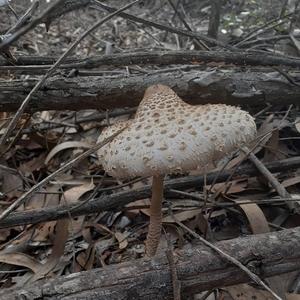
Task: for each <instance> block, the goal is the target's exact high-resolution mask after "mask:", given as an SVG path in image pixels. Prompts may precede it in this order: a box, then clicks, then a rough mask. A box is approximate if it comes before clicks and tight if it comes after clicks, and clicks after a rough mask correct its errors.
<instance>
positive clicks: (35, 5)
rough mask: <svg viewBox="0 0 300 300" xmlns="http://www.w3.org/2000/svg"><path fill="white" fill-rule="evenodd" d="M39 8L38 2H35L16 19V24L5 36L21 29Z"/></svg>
mask: <svg viewBox="0 0 300 300" xmlns="http://www.w3.org/2000/svg"><path fill="white" fill-rule="evenodd" d="M38 6H39V2H38V1H35V2H33V3H32V5H31V6H30V7H29V8H28V9H27V11H26V12H25V13H24V15H23V16H22V17H21V18H19V19H18V21H17V23H16V24H15V25H13V26H12V27H11V28H10V29H9V30H8V31H7V32H6V34H9V33H12V32H14V31H16V30H17V29H18V28H21V27H23V26H25V25H26V24H27V22H28V21H29V20H30V19H31V18H32V16H33V14H34V12H35V11H36V10H37V8H38Z"/></svg>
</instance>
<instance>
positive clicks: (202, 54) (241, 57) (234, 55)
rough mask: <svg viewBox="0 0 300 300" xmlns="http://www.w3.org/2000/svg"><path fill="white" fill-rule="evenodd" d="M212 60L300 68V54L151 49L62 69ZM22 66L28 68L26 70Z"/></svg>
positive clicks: (44, 64)
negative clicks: (287, 55)
mask: <svg viewBox="0 0 300 300" xmlns="http://www.w3.org/2000/svg"><path fill="white" fill-rule="evenodd" d="M57 60H58V57H54V56H46V57H43V56H19V57H18V56H17V57H16V64H15V65H11V64H9V62H8V61H6V60H4V59H3V58H1V57H0V70H1V71H5V70H10V71H14V70H26V67H29V66H30V67H32V69H33V70H32V73H34V70H43V69H44V70H46V69H48V68H50V67H51V65H52V64H54V63H55V62H56V61H57ZM209 62H218V63H225V64H236V65H241V66H244V65H251V66H289V67H293V68H297V67H298V68H299V67H300V59H299V58H297V57H285V56H280V55H274V54H270V53H267V52H266V53H261V52H254V51H253V52H248V51H235V52H230V51H186V50H174V51H151V52H129V53H121V54H111V55H101V56H100V55H99V56H92V57H88V58H84V59H78V58H76V57H69V58H67V59H66V61H65V63H64V64H63V65H61V66H60V69H71V68H85V69H92V68H99V67H103V66H116V67H117V66H118V67H120V66H130V65H143V66H144V65H160V66H161V65H164V66H165V65H178V64H186V65H190V64H191V65H195V64H203V63H209ZM22 67H24V68H23V69H22Z"/></svg>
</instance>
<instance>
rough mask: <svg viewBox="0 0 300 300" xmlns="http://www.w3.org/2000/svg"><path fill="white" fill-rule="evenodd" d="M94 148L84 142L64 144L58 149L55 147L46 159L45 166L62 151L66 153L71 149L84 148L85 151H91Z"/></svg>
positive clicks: (58, 146)
mask: <svg viewBox="0 0 300 300" xmlns="http://www.w3.org/2000/svg"><path fill="white" fill-rule="evenodd" d="M91 147H92V146H91V145H90V144H88V143H84V142H64V143H61V144H59V145H57V146H56V147H54V148H53V149H52V150H51V151H50V152H49V154H48V155H47V157H46V160H45V164H46V165H47V164H48V163H49V161H50V160H51V159H52V158H53V157H54V156H55V155H56V154H57V153H59V152H60V151H64V150H67V149H71V148H84V149H90V148H91Z"/></svg>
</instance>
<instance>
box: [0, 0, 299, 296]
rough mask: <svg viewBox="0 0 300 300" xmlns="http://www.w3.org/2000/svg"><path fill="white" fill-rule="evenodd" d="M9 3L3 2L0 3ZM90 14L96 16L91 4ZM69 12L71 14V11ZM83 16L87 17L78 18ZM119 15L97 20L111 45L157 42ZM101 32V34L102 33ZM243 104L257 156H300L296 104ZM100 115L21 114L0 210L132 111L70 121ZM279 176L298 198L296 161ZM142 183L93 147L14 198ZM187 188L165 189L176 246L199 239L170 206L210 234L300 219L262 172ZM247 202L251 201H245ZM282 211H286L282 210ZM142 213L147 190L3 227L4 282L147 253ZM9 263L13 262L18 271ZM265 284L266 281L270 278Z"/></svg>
mask: <svg viewBox="0 0 300 300" xmlns="http://www.w3.org/2000/svg"><path fill="white" fill-rule="evenodd" d="M12 2H13V1H12ZM5 3H6V2H5V1H3V5H5ZM20 9H21V8H20ZM159 13H160V14H161V13H162V12H159ZM91 14H92V15H93V12H91ZM0 19H1V18H0ZM3 20H4V19H1V21H0V23H1V22H4V21H3ZM67 20H69V21H70V19H68V18H67ZM196 20H197V21H196ZM84 22H85V23H88V22H89V21H88V20H84ZM118 22H120V23H118ZM118 22H116V23H115V25H114V26H116V27H118V30H117V31H116V32H119V33H116V32H115V34H112V33H111V28H109V27H107V26H105V28H104V29H103V30H104V33H105V35H106V37H107V38H108V39H109V38H111V40H113V42H114V43H115V45H116V47H120V49H121V48H123V49H128V48H131V49H134V48H137V47H147V46H149V45H151V46H153V47H154V46H156V42H157V41H155V42H153V40H151V39H150V40H151V42H150V40H149V38H146V37H145V34H144V33H143V31H133V30H130V28H131V27H130V25H128V24H127V23H126V22H125V21H124V20H123V19H121V18H120V19H118ZM174 22H175V21H174ZM195 22H196V23H195V24H196V25H195V26H197V25H198V26H199V28H200V27H201V24H197V22H200V21H199V18H198V17H197V18H196V19H195ZM70 24H71V25H68V24H65V23H63V22H62V24H60V26H62V27H63V28H65V32H66V35H68V36H71V32H72V27H71V26H72V24H73V23H72V22H70ZM117 24H123V25H124V28H129V30H127V31H124V32H123V31H119V29H120V27H122V26H120V25H117ZM58 29H59V28H58V25H55V26H54V27H51V28H50V30H49V33H48V35H49V37H51V38H58V37H60V35H61V34H62V32H61V31H60V32H59V33H58V32H57V30H58ZM80 30H82V28H80ZM35 34H37V35H38V37H39V41H38V43H37V45H34V44H35V42H34V41H35V39H34V38H33V39H32V40H31V41H26V40H25V42H26V43H28V45H29V48H30V49H31V51H34V53H37V54H40V55H45V54H48V52H47V51H49V50H48V48H49V46H48V40H46V39H45V38H43V35H44V31H43V30H42V29H41V28H37V29H36V31H35ZM152 34H154V36H156V37H157V38H156V39H158V38H160V37H161V36H160V35H159V33H158V32H157V31H155V30H153V32H152ZM96 36H98V35H97V34H96ZM98 38H99V39H100V38H101V36H100V37H98ZM188 42H190V41H188ZM99 43H100V44H99V47H100V48H101V49H100V50H102V52H103V51H105V47H106V46H105V44H103V43H102V41H101V42H99ZM59 44H60V45H59V47H63V48H62V49H64V47H66V45H64V44H63V42H61V41H59ZM161 45H162V46H164V47H167V48H168V49H177V48H178V45H177V44H176V42H175V41H174V40H172V38H169V40H168V41H167V42H162V43H161ZM52 46H53V47H50V48H51V51H53V52H54V53H59V51H60V49H58V47H57V45H55V44H53V45H52ZM92 48H93V47H91V46H90V45H89V44H88V43H86V42H84V43H83V47H82V49H81V50H80V51H79V50H78V51H79V53H77V54H78V55H82V54H87V53H89V54H93V53H94V50H93V49H92ZM33 49H34V50H33ZM147 71H152V70H151V69H148V70H147ZM24 76H25V75H19V77H18V78H21V79H22V78H24ZM0 77H1V76H0ZM3 77H4V75H3ZM248 109H249V110H250V111H251V113H252V114H253V115H257V117H256V122H257V125H258V128H259V134H258V135H259V137H260V138H261V139H260V141H259V143H257V145H255V147H254V145H253V147H254V150H253V152H254V153H255V154H256V155H257V157H258V158H259V159H260V160H261V161H262V162H263V163H266V162H276V161H278V160H280V159H283V158H289V157H294V156H299V155H300V125H299V124H300V121H299V107H298V106H294V107H292V108H291V109H290V111H289V114H288V115H287V116H286V112H287V110H288V108H287V107H285V106H280V107H277V106H276V107H268V106H267V105H266V106H264V105H262V106H261V107H254V108H253V107H248ZM102 112H105V111H104V110H103V111H102ZM98 115H99V111H97V110H82V111H79V112H73V111H64V112H56V111H47V112H41V113H35V114H33V115H32V116H31V117H29V116H28V115H25V116H24V117H23V118H22V119H21V121H20V122H19V123H18V126H17V130H21V134H18V138H17V139H16V140H15V141H14V143H13V144H12V145H11V147H10V149H9V151H8V152H6V154H5V159H4V160H3V161H1V162H0V164H1V165H3V166H4V167H7V168H10V170H8V169H7V170H6V169H0V170H1V198H0V210H1V211H3V210H4V209H5V208H6V207H7V206H9V205H10V204H11V203H12V202H13V201H14V200H15V199H16V198H18V197H19V196H20V195H22V194H23V192H24V191H26V190H27V189H29V188H30V187H31V186H33V185H34V184H36V183H37V182H39V181H40V180H41V179H43V178H45V177H46V176H47V175H49V174H50V173H51V172H52V171H53V170H56V169H57V168H58V167H59V166H60V165H63V164H65V162H66V161H67V160H68V159H70V158H74V157H76V155H78V153H80V152H81V151H83V149H88V148H90V147H91V145H93V144H94V143H95V141H96V139H97V137H98V135H99V134H100V133H101V131H102V129H103V128H104V126H106V125H107V123H109V124H113V123H114V122H116V121H118V120H124V119H126V118H128V115H124V116H121V117H111V118H110V117H107V118H106V119H104V120H103V119H101V118H99V121H95V120H93V121H87V122H81V123H80V122H79V123H78V122H77V121H76V120H80V119H81V120H84V119H88V118H89V117H90V116H98ZM10 117H11V114H9V113H1V115H0V119H1V122H0V126H1V131H3V128H4V127H5V126H6V124H7V119H9V118H10ZM16 134H17V133H16ZM249 164H250V163H249V161H247V160H246V155H245V154H244V153H243V152H240V153H239V154H237V155H236V156H233V157H232V159H231V160H230V161H229V163H228V164H227V165H226V166H225V168H224V169H226V170H231V171H232V172H233V171H234V170H235V167H236V166H237V165H242V166H248V165H249ZM222 169H223V166H222V165H219V166H217V167H216V170H220V172H222ZM191 173H192V172H191ZM275 176H276V178H277V179H278V180H279V182H280V183H281V185H282V186H284V187H285V188H286V189H287V190H288V191H289V193H290V194H291V196H292V197H295V198H297V199H299V197H300V179H299V178H300V169H299V168H298V169H293V170H289V171H285V172H280V171H279V172H277V173H276V174H275ZM169 177H170V178H171V177H172V176H169ZM173 177H174V176H173ZM124 183H125V185H124ZM146 184H147V180H145V179H143V180H140V181H138V182H136V183H130V182H129V183H128V182H119V181H118V180H116V179H114V178H110V177H109V176H107V175H106V174H105V172H104V171H103V169H102V167H101V165H100V164H99V161H98V159H97V157H96V155H91V156H90V157H89V158H88V159H85V160H84V161H83V162H82V163H80V164H79V165H77V166H75V167H73V168H72V169H71V170H68V171H67V172H66V173H65V174H63V175H60V176H59V177H57V178H56V179H55V180H54V181H52V182H50V183H49V184H48V185H46V186H45V187H44V188H43V189H41V190H40V191H39V192H37V193H36V194H35V195H34V196H33V197H32V198H31V199H29V200H28V201H27V202H26V203H25V204H24V205H23V206H22V207H20V208H19V211H24V210H32V209H42V208H49V207H56V206H59V205H64V206H66V207H67V206H69V205H71V204H74V203H77V204H78V205H80V204H82V203H84V202H86V201H90V200H91V199H95V198H98V197H101V196H102V195H108V194H112V193H116V192H120V191H125V190H127V191H128V190H130V191H134V190H135V189H138V188H141V187H143V186H145V185H146ZM183 191H184V193H185V194H184V195H183V194H177V195H176V194H172V193H170V194H169V193H166V198H165V203H164V210H163V214H164V216H163V226H164V231H165V233H166V234H168V235H170V236H171V241H172V244H173V246H174V248H180V247H188V246H191V245H193V243H197V241H193V240H191V237H190V236H189V235H188V234H186V233H185V232H183V231H182V229H181V228H179V227H178V226H176V223H175V222H174V219H173V218H172V216H171V215H170V214H169V211H170V209H171V210H172V211H173V213H174V215H175V216H176V218H177V219H179V220H180V221H181V222H183V223H184V224H186V225H187V226H188V227H189V228H191V229H192V230H194V231H196V232H199V233H200V234H203V235H205V236H206V237H207V238H208V239H211V240H223V239H228V238H234V237H238V236H242V235H245V234H259V233H263V232H268V231H270V230H274V228H278V227H280V228H289V227H293V226H297V225H298V226H299V221H298V220H297V217H295V216H294V215H293V214H292V213H291V212H289V211H288V210H287V208H286V206H285V204H284V203H280V204H278V202H275V201H274V202H273V201H272V200H277V199H278V196H277V194H276V191H275V190H274V189H272V187H271V186H270V184H269V183H268V182H267V181H266V180H265V179H264V178H262V176H261V175H260V174H259V173H257V174H256V175H254V176H252V177H248V176H243V175H240V176H235V175H233V178H232V179H231V180H229V181H228V182H220V183H215V184H207V185H206V186H204V187H202V186H197V187H195V188H188V189H183ZM195 197H197V200H195ZM261 199H268V200H269V203H261V204H260V203H259V200H261ZM245 201H248V202H249V203H248V204H243V202H245ZM221 204H227V205H228V207H221V206H220V205H221ZM283 212H284V213H283ZM283 214H285V215H286V217H285V218H280V217H281V215H283ZM148 222H149V199H148V198H146V199H140V200H137V201H134V202H132V203H130V204H129V205H127V206H126V207H123V208H119V209H118V210H117V211H116V210H115V211H109V212H95V213H94V214H90V215H86V216H79V217H76V218H72V217H71V212H70V217H69V218H67V219H63V220H57V221H47V222H44V223H41V224H35V225H25V226H15V227H12V228H7V229H1V231H0V249H1V250H0V262H1V265H0V271H1V275H0V276H1V280H0V285H1V286H2V287H9V286H13V285H14V283H15V282H21V283H23V284H25V283H26V284H27V283H30V282H34V281H36V280H39V279H41V278H45V277H55V276H61V275H64V274H70V273H74V272H79V271H83V270H90V269H92V268H97V267H103V266H106V265H110V264H116V263H120V262H123V261H127V260H132V259H136V258H139V257H143V255H144V240H145V237H146V233H147V224H148ZM167 247H168V246H167V242H166V237H165V236H163V237H162V242H161V245H160V249H159V253H160V254H163V253H164V252H165V251H166V249H167ZM2 271H7V273H6V274H4V275H3V273H2ZM8 271H15V273H10V272H8ZM288 280H289V279H286V281H288ZM298 280H299V279H298ZM270 285H271V286H272V282H270ZM219 292H220V295H219V296H220V297H219V298H216V297H214V296H211V298H210V299H234V300H235V299H269V298H268V297H269V295H268V294H266V293H265V292H263V291H261V290H258V289H257V288H254V287H252V286H250V285H245V284H244V285H236V286H232V287H228V288H225V289H220V290H219ZM226 297H227V298H226ZM207 299H208V298H207ZM287 299H295V300H296V299H299V297H298V295H296V294H293V293H289V294H287Z"/></svg>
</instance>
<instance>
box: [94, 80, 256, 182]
mask: <svg viewBox="0 0 300 300" xmlns="http://www.w3.org/2000/svg"><path fill="white" fill-rule="evenodd" d="M185 112H186V113H185ZM125 126H128V127H127V128H126V129H125V130H124V131H123V132H122V133H121V134H120V135H119V136H117V138H116V139H114V140H113V141H112V142H110V144H108V145H106V146H104V147H102V148H101V149H100V150H99V151H98V154H99V157H100V158H101V161H102V162H103V165H104V168H105V169H112V168H111V166H112V165H114V166H117V167H118V168H117V169H116V171H110V172H109V173H110V174H111V175H112V176H115V177H119V178H122V177H123V178H129V177H135V176H148V175H157V174H167V173H172V172H173V170H174V165H176V166H177V167H178V169H180V170H182V172H185V171H188V170H192V169H197V168H202V167H204V166H203V161H204V162H206V163H207V164H209V163H215V161H214V160H215V159H219V158H221V157H222V156H224V155H226V154H227V153H229V152H231V151H233V150H234V149H235V148H236V147H237V146H240V145H241V144H242V143H247V142H249V141H250V140H252V139H253V138H254V137H255V134H256V126H255V123H254V120H253V118H252V117H251V116H250V115H249V114H248V113H247V112H245V111H243V110H241V109H240V108H238V107H234V106H228V105H224V104H212V105H211V104H207V105H198V106H192V105H189V104H187V103H185V102H184V101H182V100H181V99H180V98H179V97H178V96H177V94H176V93H175V92H174V91H173V90H172V89H170V88H169V87H167V86H163V85H154V86H151V87H149V88H148V89H147V90H146V92H145V95H144V98H143V100H142V101H141V103H140V105H139V107H138V110H137V112H136V115H135V118H134V119H132V120H129V121H126V122H121V123H117V124H115V125H113V126H111V127H108V128H107V129H105V130H104V131H103V133H102V134H101V136H100V138H99V141H102V140H104V139H105V138H106V137H108V136H110V135H111V134H113V133H114V132H116V131H117V130H119V129H121V128H124V127H125ZM162 142H163V143H162ZM182 145H185V146H184V147H183V146H182ZM183 148H185V151H182V149H183ZM108 149H109V150H110V151H107V150H108ZM131 149H134V151H135V154H136V155H135V156H133V155H132V151H131ZM220 149H222V151H220ZM116 150H118V152H117V154H116ZM111 151H112V153H113V154H112V155H111ZM215 152H217V155H215ZM145 156H146V157H152V160H151V161H148V162H147V165H145V163H144V160H143V157H145ZM170 156H173V157H174V159H173V161H172V164H170V159H169V157H170ZM124 165H126V166H127V167H126V168H123V166H124ZM153 170H155V174H153Z"/></svg>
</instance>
